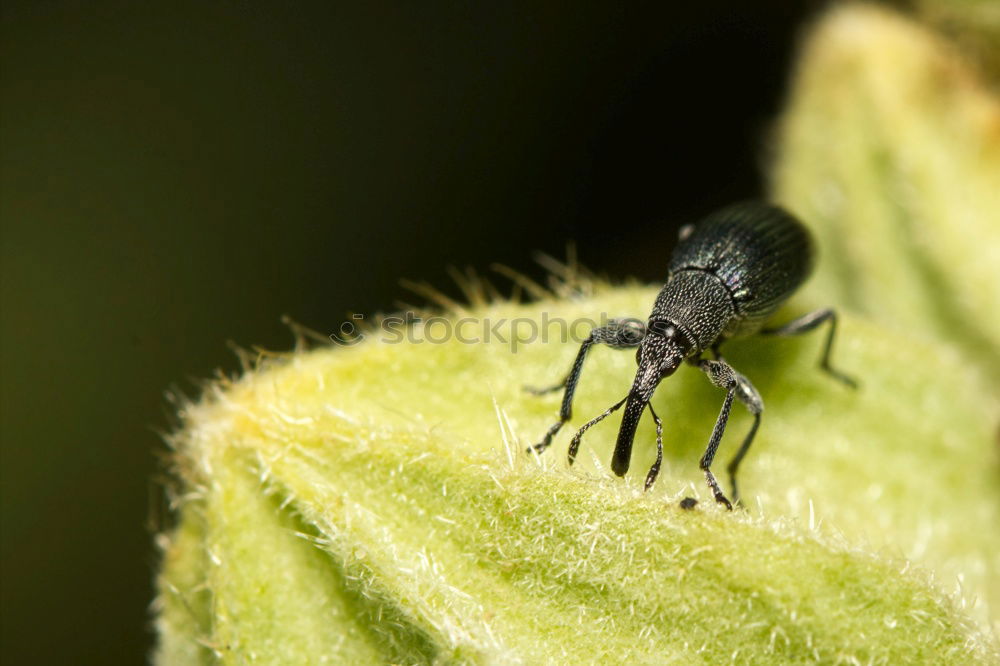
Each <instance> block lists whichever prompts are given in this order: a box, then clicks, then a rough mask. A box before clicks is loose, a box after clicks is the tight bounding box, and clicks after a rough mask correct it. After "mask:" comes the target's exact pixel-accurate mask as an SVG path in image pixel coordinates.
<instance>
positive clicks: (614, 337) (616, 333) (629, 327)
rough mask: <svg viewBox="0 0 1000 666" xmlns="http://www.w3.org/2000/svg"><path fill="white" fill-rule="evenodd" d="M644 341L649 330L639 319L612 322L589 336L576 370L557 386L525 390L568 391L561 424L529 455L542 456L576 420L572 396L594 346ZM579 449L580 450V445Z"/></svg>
mask: <svg viewBox="0 0 1000 666" xmlns="http://www.w3.org/2000/svg"><path fill="white" fill-rule="evenodd" d="M644 337H646V326H645V325H644V324H643V323H642V322H640V321H638V320H637V319H612V320H611V321H610V322H609V323H608V325H607V326H601V327H600V328H595V329H594V330H592V331H591V332H590V335H588V336H587V339H586V340H584V341H583V344H581V345H580V351H579V352H578V353H577V355H576V360H575V361H573V367H572V368H571V369H570V371H569V374H568V375H566V378H565V379H564V380H563V381H561V382H559V383H558V384H556V385H555V386H550V387H546V388H542V389H536V388H530V387H525V389H526V390H527V391H530V392H531V393H534V394H535V395H544V394H546V393H551V392H553V391H558V390H559V389H561V388H565V392H564V393H563V400H562V406H561V407H560V408H559V420H558V421H556V422H555V423H553V424H552V425H551V426H550V427H549V429H548V430H547V431H546V433H545V436H544V437H543V438H542V441H540V442H539V443H538V444H535V445H534V446H531V447H529V448H528V452H529V453H531V452H532V451H534V452H537V453H541V452H542V451H544V450H545V449H547V448H549V446H550V445H551V444H552V438H553V437H555V436H556V433H558V432H559V430H560V429H561V428H562V427H563V424H564V423H566V421H569V420H570V418H571V417H572V416H573V394H574V393H576V385H577V383H578V382H579V381H580V373H582V372H583V362H584V361H585V360H586V358H587V352H588V351H590V348H591V347H592V346H594V345H595V344H602V345H607V346H608V347H611V348H612V349H634V348H636V347H638V346H639V343H641V342H642V339H643V338H644ZM591 425H593V424H591ZM578 434H582V433H578ZM577 445H578V446H579V444H577Z"/></svg>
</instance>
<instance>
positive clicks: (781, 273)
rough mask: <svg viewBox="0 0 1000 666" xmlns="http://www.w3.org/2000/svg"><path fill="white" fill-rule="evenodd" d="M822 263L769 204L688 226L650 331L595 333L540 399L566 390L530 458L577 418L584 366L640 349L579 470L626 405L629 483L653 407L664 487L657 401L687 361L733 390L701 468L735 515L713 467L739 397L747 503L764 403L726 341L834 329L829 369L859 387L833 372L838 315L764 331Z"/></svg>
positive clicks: (621, 436)
mask: <svg viewBox="0 0 1000 666" xmlns="http://www.w3.org/2000/svg"><path fill="white" fill-rule="evenodd" d="M813 256H814V252H813V243H812V239H811V237H810V235H809V232H808V231H807V230H806V228H805V227H804V226H802V224H801V223H800V222H799V221H798V220H797V219H795V218H794V217H792V216H791V215H790V214H789V213H787V212H786V211H784V210H782V209H781V208H778V207H777V206H773V205H769V204H765V203H758V202H748V203H740V204H736V205H733V206H729V207H728V208H724V209H722V210H720V211H718V212H716V213H713V214H712V215H709V216H708V217H707V218H705V219H704V220H702V221H701V222H700V223H698V224H696V225H688V226H686V227H684V228H682V229H681V233H680V243H679V244H678V246H677V248H676V249H675V250H674V253H673V255H672V256H671V258H670V268H669V274H668V278H667V283H666V284H665V285H664V287H663V289H662V290H661V291H660V294H659V295H658V296H657V297H656V303H654V304H653V311H652V313H650V315H649V321H648V322H646V324H643V323H642V322H641V321H638V320H635V319H615V320H612V321H611V322H610V323H609V325H607V326H603V327H600V328H595V329H594V330H592V331H591V333H590V335H589V336H588V337H587V339H586V340H584V341H583V344H582V345H581V347H580V352H579V353H578V354H577V356H576V360H575V361H574V363H573V367H572V369H571V370H570V372H569V375H567V376H566V379H564V380H563V381H562V382H561V383H559V384H558V385H556V386H553V387H551V388H547V389H542V390H534V391H533V392H535V393H548V392H550V391H557V390H559V389H562V388H565V389H566V390H565V393H564V394H563V401H562V408H561V409H560V411H559V421H558V422H556V423H555V424H553V425H552V427H551V428H549V430H548V432H546V433H545V437H544V438H543V439H542V441H541V442H540V443H538V444H536V445H534V446H533V447H531V449H529V450H534V451H538V452H541V451H544V450H545V449H546V448H548V447H549V445H550V444H551V443H552V438H553V437H554V436H555V434H556V433H557V432H558V431H559V429H560V428H561V427H562V425H563V424H564V423H565V422H566V421H568V420H569V418H570V416H571V415H572V402H573V393H574V392H575V391H576V386H577V383H578V382H579V380H580V372H581V370H582V369H583V361H584V359H585V358H586V356H587V351H588V350H589V349H590V348H591V347H592V346H593V345H594V344H603V345H607V346H609V347H612V348H615V349H632V348H638V349H637V352H636V362H637V363H638V365H639V369H638V370H637V371H636V373H635V380H634V381H633V382H632V388H631V389H630V390H629V392H628V395H627V396H625V397H624V398H622V399H621V400H619V401H618V402H617V403H615V404H614V405H612V406H611V407H610V408H609V409H608V410H607V411H605V412H604V413H603V414H601V415H599V416H598V417H597V418H594V419H592V420H590V421H588V422H587V423H585V424H584V425H583V427H581V428H580V430H579V431H577V433H576V435H574V437H573V440H572V442H571V443H570V447H569V462H570V464H572V463H573V461H574V459H575V458H576V453H577V451H578V450H579V448H580V438H581V437H583V433H585V432H586V431H587V430H588V429H589V428H591V427H592V426H593V425H595V424H596V423H598V422H600V421H601V420H602V419H604V418H606V417H607V416H609V415H610V414H612V413H613V412H615V411H616V410H617V409H619V408H620V407H621V406H622V405H625V415H624V416H623V417H622V423H621V427H620V428H619V430H618V441H617V443H616V444H615V452H614V457H613V458H612V460H611V469H612V470H614V472H615V474H617V475H618V476H624V475H625V472H627V471H628V467H629V461H630V459H631V457H632V442H633V440H634V439H635V431H636V427H637V426H638V424H639V417H640V416H642V412H643V411H644V410H645V409H649V412H650V414H651V415H652V417H653V421H654V422H655V423H656V462H654V463H653V466H652V467H651V468H650V469H649V473H648V474H647V475H646V485H645V487H646V488H647V489H648V488H649V487H650V486H652V485H653V482H654V481H655V480H656V476H657V474H659V471H660V465H661V463H662V462H663V423H662V422H661V421H660V419H659V417H658V416H657V415H656V412H654V411H653V407H652V405H650V403H649V401H650V398H652V396H653V392H654V391H655V390H656V387H657V385H659V383H660V381H661V380H662V379H663V378H664V377H669V376H670V375H672V374H673V373H674V371H675V370H677V367H678V366H679V365H680V364H681V361H687V362H688V363H689V364H691V365H693V366H695V367H697V368H700V369H701V370H702V371H704V372H705V374H707V375H708V377H709V379H710V380H711V381H712V383H713V384H715V385H716V386H719V387H721V388H723V389H725V390H726V398H725V400H724V402H723V403H722V411H721V412H720V413H719V418H718V419H717V420H716V422H715V428H713V429H712V436H711V438H710V439H709V441H708V447H707V448H706V449H705V454H704V455H703V456H702V458H701V469H702V470H704V472H705V478H706V480H707V481H708V485H709V487H710V488H711V489H712V493H713V495H714V496H715V500H716V501H717V502H719V503H721V504H724V505H725V506H726V508H728V509H732V503H730V501H729V499H728V498H727V497H726V496H725V495H724V494H723V492H722V490H721V489H720V488H719V484H718V482H717V481H716V480H715V476H714V475H713V474H712V470H711V466H712V460H713V459H714V458H715V452H716V449H718V447H719V441H720V440H721V439H722V433H723V432H724V431H725V429H726V422H727V421H728V420H729V411H730V409H731V408H732V404H733V399H734V398H735V399H737V400H739V401H740V402H742V403H743V404H744V405H746V407H747V409H749V410H750V413H751V414H753V417H754V422H753V425H752V426H751V427H750V432H749V433H747V436H746V437H745V438H744V440H743V444H742V445H741V446H740V448H739V450H738V451H737V452H736V455H735V456H733V459H732V461H731V462H730V463H729V466H728V467H727V471H728V472H729V478H730V481H731V482H732V488H733V500H734V501H738V500H739V491H738V489H737V486H736V470H737V468H738V467H739V465H740V462H741V461H742V460H743V457H744V456H745V455H746V453H747V450H748V449H749V448H750V444H751V443H752V442H753V438H754V435H755V434H756V433H757V427H758V426H759V425H760V415H761V412H762V411H764V402H763V400H762V399H761V397H760V394H759V393H758V392H757V389H755V388H754V387H753V384H751V383H750V380H748V379H747V378H746V377H744V376H743V375H741V374H740V373H738V372H737V371H736V370H734V369H733V368H732V366H730V365H729V364H728V363H726V361H725V360H724V359H723V358H722V356H721V355H720V354H719V346H720V345H721V344H722V343H723V342H726V341H727V340H730V339H734V338H743V337H747V336H749V335H753V334H757V333H759V334H763V335H780V336H788V335H797V334H799V333H805V332H807V331H811V330H813V329H814V328H816V327H818V326H819V325H820V324H823V323H824V322H829V324H830V325H829V332H828V334H827V337H826V345H825V346H824V348H823V356H822V357H821V359H820V367H822V369H823V370H825V371H826V372H828V373H829V374H830V375H832V376H833V377H835V378H837V379H839V380H840V381H842V382H844V383H845V384H848V385H849V386H852V387H855V386H856V383H855V382H854V380H853V379H851V378H850V377H848V376H846V375H844V374H841V373H840V372H837V371H836V370H834V369H833V368H832V367H831V366H830V350H831V348H832V346H833V338H834V334H835V333H836V329H837V315H836V313H835V312H834V311H833V310H831V309H829V308H827V309H823V310H817V311H815V312H811V313H809V314H806V315H803V316H801V317H799V318H798V319H795V320H793V321H791V322H789V323H787V324H785V325H783V326H779V327H777V328H764V324H765V322H766V321H767V320H768V318H770V316H771V315H772V314H774V312H775V310H777V309H778V307H779V306H780V305H781V304H782V303H783V302H784V301H785V300H786V299H787V298H788V297H789V296H791V294H792V293H793V292H794V291H795V290H796V289H797V288H798V287H799V285H800V284H802V282H803V281H804V280H805V279H806V278H807V277H808V276H809V273H810V271H811V270H812V265H813ZM706 350H708V351H711V353H712V356H713V357H714V359H712V360H709V359H704V358H702V353H703V352H705V351H706Z"/></svg>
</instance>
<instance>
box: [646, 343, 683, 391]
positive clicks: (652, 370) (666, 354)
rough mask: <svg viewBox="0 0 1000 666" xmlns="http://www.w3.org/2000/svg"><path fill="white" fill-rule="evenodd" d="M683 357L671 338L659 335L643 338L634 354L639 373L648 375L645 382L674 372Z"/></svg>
mask: <svg viewBox="0 0 1000 666" xmlns="http://www.w3.org/2000/svg"><path fill="white" fill-rule="evenodd" d="M683 358H684V355H683V353H682V351H681V349H680V347H679V346H678V345H677V344H676V343H674V341H673V340H669V339H664V338H662V337H659V336H649V337H647V338H646V339H645V340H643V342H642V345H641V346H640V347H639V350H638V351H637V352H636V355H635V360H636V363H637V364H638V365H639V368H640V374H644V375H648V379H647V382H650V381H652V380H653V379H654V378H655V383H659V382H660V380H661V379H664V378H665V377H669V376H670V375H672V374H674V372H675V371H676V370H677V368H678V367H679V366H680V364H681V360H683ZM654 386H655V384H654Z"/></svg>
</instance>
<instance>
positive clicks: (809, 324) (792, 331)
mask: <svg viewBox="0 0 1000 666" xmlns="http://www.w3.org/2000/svg"><path fill="white" fill-rule="evenodd" d="M825 322H830V330H829V332H828V333H827V334H826V343H825V345H824V346H823V356H822V357H821V358H820V362H819V366H820V367H821V368H822V369H823V371H824V372H826V373H827V374H829V375H830V376H831V377H833V378H835V379H838V380H840V381H842V382H844V383H845V384H847V385H848V386H850V387H851V388H857V387H858V382H857V381H856V380H855V379H854V378H852V377H850V376H848V375H845V374H844V373H842V372H840V371H839V370H837V369H835V368H834V367H833V366H831V365H830V352H831V351H832V350H833V338H834V336H835V335H836V334H837V313H836V312H835V311H834V310H833V309H832V308H824V309H822V310H816V311H815V312H810V313H809V314H804V315H802V316H801V317H799V318H797V319H793V320H792V321H790V322H788V323H787V324H785V325H783V326H778V327H777V328H765V329H764V330H762V331H761V335H775V336H781V337H788V336H791V335H799V334H801V333H808V332H809V331H811V330H813V329H815V328H818V327H819V326H820V325H821V324H823V323H825Z"/></svg>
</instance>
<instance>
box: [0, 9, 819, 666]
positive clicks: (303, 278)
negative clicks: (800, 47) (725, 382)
mask: <svg viewBox="0 0 1000 666" xmlns="http://www.w3.org/2000/svg"><path fill="white" fill-rule="evenodd" d="M819 4H820V3H818V2H801V1H800V2H792V1H789V0H768V1H762V2H754V3H746V2H743V1H738V0H727V1H717V0H704V1H702V2H698V3H683V4H680V3H678V4H676V5H675V4H674V3H661V2H656V3H648V4H639V3H627V4H625V3H623V4H612V3H560V4H556V3H520V4H509V3H505V4H504V5H503V7H497V6H494V3H471V2H447V3H446V2H436V3H431V4H424V5H423V6H417V5H416V3H414V4H404V3H398V4H388V3H320V4H301V3H264V4H249V3H236V2H189V3H184V2H173V3H162V5H161V6H152V5H147V4H146V3H132V2H122V3H108V2H97V3H91V2H32V3H17V2H13V1H11V0H8V1H7V2H5V3H3V8H2V54H0V72H2V101H0V114H2V115H0V151H2V173H0V177H2V178H0V188H2V189H0V195H2V200H0V221H2V233H3V235H2V283H0V288H2V304H0V307H2V325H3V328H2V362H3V366H2V424H3V432H2V445H3V450H2V459H0V471H2V485H0V489H2V493H3V496H2V522H0V530H2V531H0V537H2V567H3V568H2V608H0V613H2V615H0V619H2V655H0V660H2V661H3V662H4V663H6V664H29V663H30V664H36V663H55V664H70V663H72V664H84V663H94V664H118V663H122V664H125V663H137V662H141V661H142V660H143V659H144V658H145V655H146V654H147V653H148V650H149V646H150V645H151V643H152V640H153V636H152V633H151V632H150V630H149V626H150V618H149V613H148V605H149V603H150V600H151V599H152V597H153V588H152V580H153V576H154V571H155V567H156V563H157V562H156V552H155V550H154V548H153V546H152V541H153V539H152V534H151V525H152V526H155V525H156V524H157V523H158V522H159V521H161V516H160V514H161V509H160V507H161V502H160V501H159V500H158V499H157V498H158V497H159V495H160V488H159V486H158V485H157V482H156V480H155V476H156V474H157V471H158V463H157V457H156V452H157V451H162V450H163V444H162V441H161V439H160V437H159V435H158V434H157V430H161V429H165V428H167V427H169V423H170V419H169V418H168V414H169V412H170V409H169V406H168V404H167V402H166V400H165V399H164V391H165V390H166V389H167V388H169V387H170V386H178V387H180V388H181V389H182V390H184V391H186V392H188V393H191V394H195V393H196V392H197V388H196V387H197V382H196V380H197V378H203V377H207V376H209V375H211V374H212V373H213V372H214V371H215V370H216V369H218V368H221V369H223V370H225V371H229V372H231V371H233V370H235V368H236V367H237V362H236V358H235V356H234V355H233V354H232V353H231V351H229V350H228V349H227V346H226V343H227V341H235V342H236V343H238V344H240V345H243V346H251V345H262V346H264V347H268V348H272V349H286V348H288V347H289V346H290V344H291V342H292V336H291V334H290V333H289V330H288V328H287V327H286V326H285V325H284V324H282V323H281V321H280V316H281V315H282V314H286V313H287V314H288V315H290V316H291V317H292V318H293V319H295V320H297V321H299V322H301V323H303V324H305V325H307V326H309V327H311V328H314V329H316V330H318V331H322V332H324V333H329V332H334V331H336V330H337V327H338V325H339V324H340V323H341V321H343V319H344V318H345V315H346V313H347V312H348V311H357V312H367V313H370V312H373V311H376V310H387V309H392V308H393V306H394V305H395V304H396V302H397V301H398V300H400V299H404V300H415V298H414V297H413V296H412V295H411V294H410V293H409V292H407V291H406V290H405V289H403V288H402V287H401V286H400V285H399V280H400V279H401V278H410V279H415V280H426V281H428V282H430V283H432V284H434V285H437V286H440V287H442V288H444V289H445V290H446V291H448V290H452V291H454V290H453V289H452V287H450V286H449V285H450V284H451V281H450V279H449V278H448V277H447V271H446V269H447V266H448V265H457V266H466V265H469V266H472V267H474V268H476V269H477V270H478V271H480V272H483V273H488V272H489V266H490V264H491V263H492V262H502V263H505V264H507V265H509V266H512V267H514V268H516V269H518V270H521V271H523V272H526V273H528V274H531V275H535V276H541V275H542V271H541V269H539V268H538V267H537V266H536V265H535V264H534V262H533V259H532V255H533V252H534V251H536V250H542V251H545V252H548V253H551V254H554V255H556V256H564V254H565V249H566V246H567V243H568V242H570V241H572V242H574V243H575V244H576V247H577V248H578V251H579V256H580V258H581V260H582V262H583V263H584V264H585V265H587V266H589V267H591V268H594V269H597V270H599V271H603V272H606V273H607V274H609V275H610V276H612V277H614V278H623V277H626V276H637V277H639V278H641V279H643V280H647V281H655V280H660V279H662V278H663V277H664V274H665V266H666V260H667V254H668V252H669V249H670V248H671V247H672V245H673V237H674V234H675V229H676V227H677V226H678V225H679V224H681V223H683V222H687V221H691V220H692V219H694V218H697V217H698V216H699V215H701V214H703V213H705V212H708V211H710V210H711V209H713V208H715V207H717V206H719V205H722V204H725V203H727V202H729V201H731V200H734V199H739V198H745V197H751V196H755V195H759V194H760V193H761V192H762V186H763V178H762V168H761V167H762V165H763V162H764V159H765V157H766V154H767V136H768V130H769V127H770V125H771V123H772V121H773V119H774V118H775V115H776V113H777V111H778V109H779V108H780V105H781V102H782V98H783V94H784V88H785V83H786V80H787V76H788V71H789V67H790V62H791V57H792V54H793V52H794V47H795V44H796V40H797V38H798V36H799V35H800V32H801V29H802V26H803V23H804V22H805V21H807V20H808V19H809V17H810V16H812V15H813V14H814V13H815V12H816V11H817V10H818V9H819ZM497 281H498V282H500V283H503V282H504V280H503V279H498V280H497Z"/></svg>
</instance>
